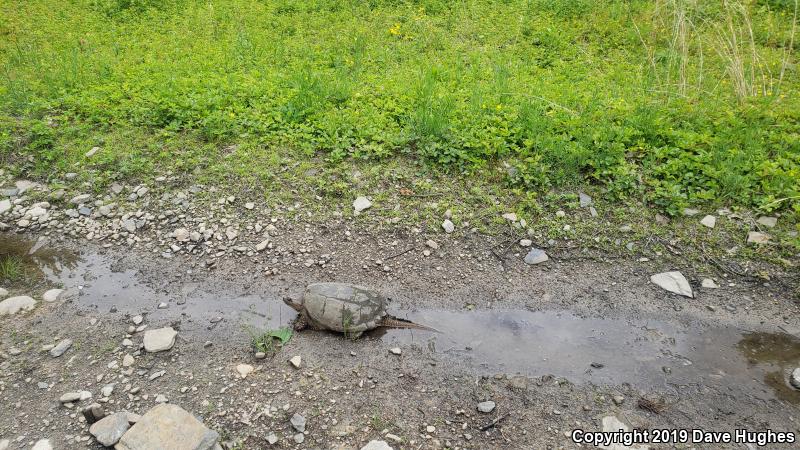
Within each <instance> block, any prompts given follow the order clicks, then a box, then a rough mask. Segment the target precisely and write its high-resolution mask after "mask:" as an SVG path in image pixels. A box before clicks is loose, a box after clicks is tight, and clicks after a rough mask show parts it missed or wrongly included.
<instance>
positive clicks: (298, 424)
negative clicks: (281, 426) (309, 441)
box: [289, 413, 306, 433]
mask: <svg viewBox="0 0 800 450" xmlns="http://www.w3.org/2000/svg"><path fill="white" fill-rule="evenodd" d="M289 422H291V423H292V427H293V428H294V429H295V430H297V431H299V432H301V433H302V432H303V431H306V418H305V417H303V416H302V415H300V414H298V413H294V415H293V416H292V418H291V419H290V420H289Z"/></svg>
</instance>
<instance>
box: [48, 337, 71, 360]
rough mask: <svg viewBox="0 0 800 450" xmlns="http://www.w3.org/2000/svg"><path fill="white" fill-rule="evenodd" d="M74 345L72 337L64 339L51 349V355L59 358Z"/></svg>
mask: <svg viewBox="0 0 800 450" xmlns="http://www.w3.org/2000/svg"><path fill="white" fill-rule="evenodd" d="M70 347H72V339H62V340H61V342H59V343H58V344H56V346H55V347H53V348H51V349H50V356H52V357H53V358H58V357H59V356H61V355H63V354H64V353H65V352H66V351H67V350H69V348H70Z"/></svg>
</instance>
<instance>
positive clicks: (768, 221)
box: [756, 216, 778, 228]
mask: <svg viewBox="0 0 800 450" xmlns="http://www.w3.org/2000/svg"><path fill="white" fill-rule="evenodd" d="M756 222H758V224H759V225H764V226H765V227H767V228H775V226H776V225H778V218H777V217H768V216H761V217H759V218H758V220H756Z"/></svg>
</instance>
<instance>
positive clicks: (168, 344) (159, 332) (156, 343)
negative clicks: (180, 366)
mask: <svg viewBox="0 0 800 450" xmlns="http://www.w3.org/2000/svg"><path fill="white" fill-rule="evenodd" d="M177 335H178V332H177V331H175V330H173V329H172V327H164V328H158V329H156V330H147V331H145V332H144V349H145V351H147V352H149V353H156V352H163V351H166V350H169V349H171V348H172V346H173V345H175V336H177Z"/></svg>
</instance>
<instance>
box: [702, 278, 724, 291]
mask: <svg viewBox="0 0 800 450" xmlns="http://www.w3.org/2000/svg"><path fill="white" fill-rule="evenodd" d="M700 285H701V286H702V287H704V288H706V289H719V285H718V284H717V283H716V282H715V281H714V280H712V279H711V278H703V281H702V282H701V283H700Z"/></svg>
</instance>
